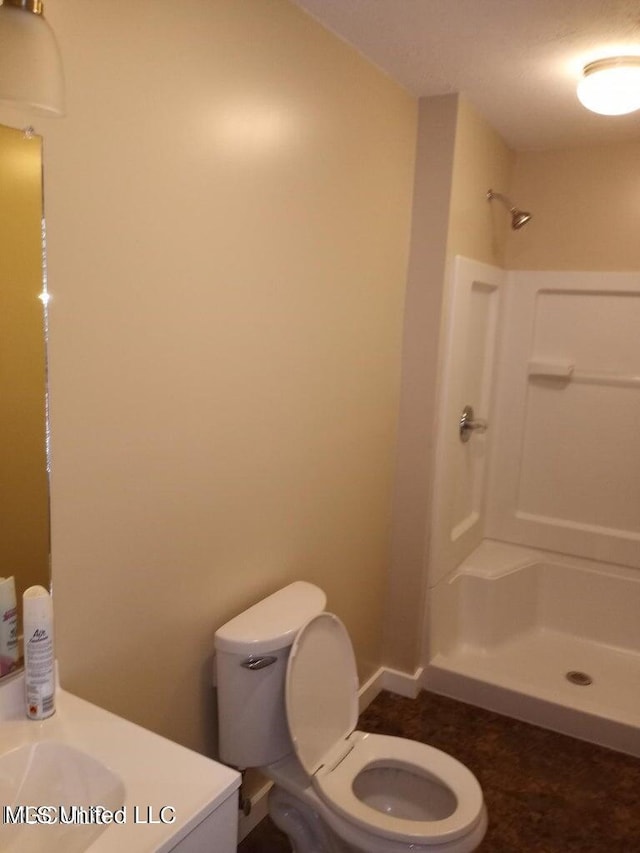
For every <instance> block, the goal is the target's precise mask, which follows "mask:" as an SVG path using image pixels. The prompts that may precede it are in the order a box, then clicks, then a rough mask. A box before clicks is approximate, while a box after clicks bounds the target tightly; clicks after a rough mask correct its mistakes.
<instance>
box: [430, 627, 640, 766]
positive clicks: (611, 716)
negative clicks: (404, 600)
mask: <svg viewBox="0 0 640 853" xmlns="http://www.w3.org/2000/svg"><path fill="white" fill-rule="evenodd" d="M570 673H574V674H575V675H574V676H573V678H569V677H568V675H569V674H570ZM583 676H584V677H583ZM587 682H588V683H587ZM425 687H426V688H427V689H429V690H432V691H434V692H436V693H442V694H443V695H446V696H450V697H452V698H455V699H460V700H462V701H466V702H469V703H470V704H474V705H479V706H480V707H484V708H487V709H489V710H493V711H497V712H498V713H503V714H506V715H508V716H512V717H515V718H517V719H521V720H524V721H526V722H529V723H533V724H537V725H540V726H542V727H544V728H548V729H552V730H554V731H559V732H562V733H564V734H568V735H572V736H573V737H577V738H580V739H582V740H587V741H590V742H592V743H597V744H600V745H602V746H606V747H609V748H611V749H616V750H618V751H620V752H625V753H628V754H629V755H634V756H637V757H640V654H638V653H636V652H635V651H629V650H627V649H620V648H616V647H612V646H608V645H605V644H602V643H597V642H592V641H590V640H586V639H584V638H581V637H576V636H574V635H571V634H567V633H563V632H561V631H557V630H552V629H549V628H540V627H538V628H534V629H531V630H528V631H525V632H523V633H521V634H519V635H517V636H514V637H512V638H510V639H508V640H505V641H504V642H501V643H498V644H496V645H494V646H493V647H489V648H488V647H486V646H484V647H483V646H477V645H473V644H470V643H464V644H459V645H456V646H455V647H453V648H452V649H450V650H449V651H448V652H447V653H439V654H436V655H435V656H434V657H433V659H432V660H431V662H430V664H429V666H428V667H427V669H426V673H425Z"/></svg>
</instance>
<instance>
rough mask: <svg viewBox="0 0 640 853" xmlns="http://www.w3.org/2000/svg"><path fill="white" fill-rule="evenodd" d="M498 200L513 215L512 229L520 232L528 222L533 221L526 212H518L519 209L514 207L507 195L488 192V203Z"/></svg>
mask: <svg viewBox="0 0 640 853" xmlns="http://www.w3.org/2000/svg"><path fill="white" fill-rule="evenodd" d="M494 198H497V199H498V201H501V202H502V204H504V206H505V207H506V208H507V210H508V211H509V213H510V214H511V227H512V228H513V230H514V231H518V230H519V229H520V228H522V226H523V225H526V224H527V222H528V221H529V220H530V219H531V214H530V213H529V212H528V211H526V210H518V208H517V207H514V206H513V205H512V204H511V202H510V201H509V199H508V198H507V197H506V195H502V193H494V191H493V190H488V192H487V201H491V200H492V199H494Z"/></svg>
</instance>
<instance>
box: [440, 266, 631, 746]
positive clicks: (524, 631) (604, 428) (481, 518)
mask: <svg viewBox="0 0 640 853" xmlns="http://www.w3.org/2000/svg"><path fill="white" fill-rule="evenodd" d="M449 293H450V299H449V302H448V305H447V307H446V312H447V313H446V318H447V322H446V324H445V332H444V346H443V353H442V358H441V363H442V369H441V377H440V381H441V392H440V400H439V415H440V417H439V424H440V426H439V432H438V436H437V453H436V459H437V462H436V478H435V492H434V501H433V503H434V511H433V516H432V525H431V545H430V553H429V577H428V600H427V607H428V614H429V618H428V620H427V623H428V636H427V637H426V640H425V652H424V659H425V661H426V662H427V664H426V667H425V684H426V686H427V687H428V688H429V689H432V690H435V691H439V692H442V693H445V694H447V695H450V696H453V697H455V698H459V699H462V700H465V701H469V702H474V703H476V704H480V705H484V706H485V707H488V708H491V709H493V710H496V711H501V712H503V713H507V714H510V715H512V716H516V717H520V718H522V719H526V720H528V721H529V722H533V723H538V724H540V725H543V726H547V727H549V728H553V729H557V730H559V731H564V732H566V733H568V734H572V735H574V736H577V737H582V738H585V739H587V740H590V741H593V742H596V743H601V744H604V745H606V746H610V747H612V748H615V749H619V750H622V751H625V752H628V753H631V754H634V755H638V756H640V454H638V453H637V438H638V432H637V429H638V427H637V425H638V423H640V348H639V347H638V345H637V330H638V328H640V275H637V274H631V273H584V272H581V273H573V272H560V273H559V272H511V273H506V272H504V271H503V270H499V269H496V268H493V267H488V266H486V265H484V264H478V263H476V262H474V261H470V260H468V259H465V258H457V259H456V263H455V271H454V275H453V281H452V285H451V288H450V290H449ZM468 406H471V407H472V408H473V413H472V414H471V415H469V414H468V409H466V410H465V411H467V421H464V422H463V421H462V420H461V417H460V412H461V411H463V409H465V407H468ZM467 424H469V425H470V426H476V425H479V426H480V428H479V429H467V428H466V425H467ZM483 427H486V429H484V428H483ZM461 438H463V439H464V440H462V441H461Z"/></svg>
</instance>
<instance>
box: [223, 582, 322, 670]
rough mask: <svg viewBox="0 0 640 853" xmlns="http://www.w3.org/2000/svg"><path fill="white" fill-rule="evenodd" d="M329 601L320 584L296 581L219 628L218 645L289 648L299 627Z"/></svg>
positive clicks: (252, 650) (238, 649) (246, 650)
mask: <svg viewBox="0 0 640 853" xmlns="http://www.w3.org/2000/svg"><path fill="white" fill-rule="evenodd" d="M326 603H327V597H326V595H325V594H324V592H323V591H322V590H321V589H320V587H317V586H315V585H314V584H312V583H307V581H295V582H294V583H291V584H289V586H285V587H284V588H283V589H279V590H278V591H277V592H274V593H273V594H272V595H270V596H268V597H267V598H264V599H263V600H262V601H259V602H258V603H257V604H254V605H253V607H250V608H249V609H248V610H245V611H244V612H243V613H240V614H239V615H238V616H235V617H234V618H233V619H231V620H230V621H229V622H226V623H225V624H224V625H222V626H221V627H220V628H218V630H217V631H216V633H215V647H216V649H217V650H218V651H223V652H232V653H236V654H256V653H260V654H263V653H265V652H272V651H275V650H276V649H282V648H286V647H287V646H290V645H291V644H292V643H293V641H294V639H295V637H296V634H297V633H298V631H299V630H300V628H301V627H302V626H303V625H304V624H305V623H306V622H308V621H309V619H311V617H312V616H315V615H316V614H318V613H321V612H322V611H323V610H324V608H325V605H326Z"/></svg>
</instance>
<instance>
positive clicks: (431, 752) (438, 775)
mask: <svg viewBox="0 0 640 853" xmlns="http://www.w3.org/2000/svg"><path fill="white" fill-rule="evenodd" d="M325 603H326V600H325V598H324V594H323V593H322V591H321V590H318V588H317V587H315V586H313V585H312V584H306V583H304V582H301V581H299V582H296V583H295V584H290V585H289V587H286V588H285V589H284V590H280V591H279V592H277V593H274V595H272V596H269V598H268V599H265V600H264V601H263V602H260V603H259V604H257V605H255V606H254V607H252V608H250V609H249V610H247V611H245V613H243V614H241V615H240V616H239V617H236V619H233V620H231V622H229V623H227V625H224V626H223V627H222V628H220V629H219V630H218V631H217V632H216V657H217V669H218V706H219V740H220V753H221V758H222V760H223V761H226V762H227V763H230V764H234V765H235V766H236V767H240V768H244V767H260V768H261V769H262V771H263V772H264V773H265V774H266V775H267V776H268V777H269V778H270V779H271V780H272V781H273V782H274V786H275V787H274V789H273V790H272V793H271V794H270V798H269V811H270V814H271V817H272V819H273V821H274V823H275V824H276V825H277V826H279V827H280V828H281V829H282V830H283V831H284V832H285V833H287V835H289V837H290V838H291V840H292V842H293V846H294V849H295V850H296V853H344V851H362V853H408V851H411V853H471V851H473V850H475V849H476V848H477V847H478V846H479V844H480V842H481V841H482V838H483V836H484V834H485V832H486V827H487V814H486V809H485V805H484V800H483V796H482V790H481V788H480V785H479V783H478V781H477V779H476V778H475V776H474V775H473V774H472V773H471V771H470V770H468V769H467V768H466V767H465V766H464V765H463V764H461V763H460V762H459V761H457V760H456V759H454V758H453V757H451V756H449V755H447V754H446V753H444V752H442V751H440V750H438V749H435V748H433V747H430V746H427V745H426V744H422V743H418V742H416V741H411V740H408V739H406V738H398V737H389V736H386V735H378V734H368V733H365V732H361V731H358V730H356V728H355V726H356V723H357V720H358V678H357V671H356V662H355V657H354V653H353V647H352V645H351V641H350V639H349V635H348V633H347V630H346V628H345V626H344V625H343V623H342V622H341V621H340V619H339V618H338V617H337V616H335V615H334V614H332V613H327V612H324V610H323V608H324V606H325ZM295 614H298V617H297V618H298V624H296V615H295Z"/></svg>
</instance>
